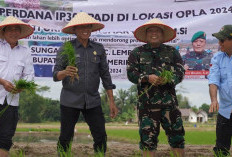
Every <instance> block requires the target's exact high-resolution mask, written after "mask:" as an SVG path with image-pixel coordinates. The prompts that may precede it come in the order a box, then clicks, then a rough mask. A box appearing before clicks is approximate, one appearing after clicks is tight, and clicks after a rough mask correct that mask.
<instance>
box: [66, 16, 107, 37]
mask: <svg viewBox="0 0 232 157" xmlns="http://www.w3.org/2000/svg"><path fill="white" fill-rule="evenodd" d="M80 25H92V32H94V31H97V30H100V29H102V28H104V27H105V26H104V25H103V24H102V23H100V22H99V21H98V20H96V19H94V18H93V17H91V16H89V15H88V14H87V13H85V12H79V13H78V14H76V15H75V16H74V17H73V18H72V20H71V21H70V22H69V23H68V24H67V25H66V26H65V27H64V28H63V29H62V32H63V33H67V34H75V31H74V29H73V27H75V26H80Z"/></svg>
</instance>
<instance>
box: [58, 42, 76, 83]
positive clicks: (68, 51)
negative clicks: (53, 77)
mask: <svg viewBox="0 0 232 157" xmlns="http://www.w3.org/2000/svg"><path fill="white" fill-rule="evenodd" d="M61 55H64V56H66V57H67V61H68V66H73V67H76V71H77V72H78V67H77V65H76V57H75V50H74V47H73V46H72V44H71V42H65V43H64V49H63V51H62V52H61ZM75 78H76V79H77V80H79V75H78V73H77V75H76V76H75V77H71V79H70V82H71V83H73V82H74V79H75Z"/></svg>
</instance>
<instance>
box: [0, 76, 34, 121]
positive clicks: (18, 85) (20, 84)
mask: <svg viewBox="0 0 232 157" xmlns="http://www.w3.org/2000/svg"><path fill="white" fill-rule="evenodd" d="M13 83H14V86H15V87H14V89H13V90H12V91H11V92H10V93H11V100H10V103H9V104H8V105H7V106H6V107H5V108H4V109H3V110H2V111H1V112H0V117H1V116H2V115H3V114H4V112H5V111H6V110H7V108H8V107H9V105H10V104H11V102H12V100H13V99H14V96H15V94H17V93H18V91H22V90H24V91H30V92H31V93H35V90H36V87H37V86H38V85H37V84H36V83H35V82H34V81H27V80H25V79H19V80H14V81H13Z"/></svg>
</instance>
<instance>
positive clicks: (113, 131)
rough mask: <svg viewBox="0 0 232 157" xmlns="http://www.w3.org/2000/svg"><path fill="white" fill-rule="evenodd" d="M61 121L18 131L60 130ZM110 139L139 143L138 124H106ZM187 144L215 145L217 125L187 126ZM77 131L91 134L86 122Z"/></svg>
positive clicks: (162, 140)
mask: <svg viewBox="0 0 232 157" xmlns="http://www.w3.org/2000/svg"><path fill="white" fill-rule="evenodd" d="M59 128H60V123H58V122H57V123H36V124H28V123H19V124H18V127H17V132H59V131H60V129H59ZM106 129H107V135H108V139H111V140H119V141H125V142H128V143H138V142H139V134H138V126H137V124H129V125H124V124H118V123H109V124H106ZM185 130H186V135H185V140H186V144H191V145H214V144H215V139H216V132H215V126H213V125H202V124H201V125H199V126H198V127H194V126H193V125H189V124H188V125H187V126H185ZM76 132H77V133H78V132H79V133H85V134H90V131H89V129H88V126H87V125H86V124H85V123H78V124H77V125H76ZM159 143H160V144H168V142H167V137H166V135H165V133H164V131H163V130H162V129H161V132H160V135H159Z"/></svg>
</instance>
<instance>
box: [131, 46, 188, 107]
mask: <svg viewBox="0 0 232 157" xmlns="http://www.w3.org/2000/svg"><path fill="white" fill-rule="evenodd" d="M163 69H165V70H169V71H172V72H173V79H172V82H171V83H167V84H165V85H159V86H151V84H150V83H149V82H148V75H150V74H155V75H157V76H159V75H160V73H161V71H162V70H163ZM184 72H185V70H184V67H183V61H182V58H181V56H180V54H179V52H178V51H177V50H176V49H175V48H173V47H171V46H168V45H164V44H161V46H160V47H158V48H151V46H150V44H145V45H143V46H140V47H137V48H135V49H134V50H133V51H132V52H131V54H130V56H129V58H128V66H127V77H128V79H129V80H130V81H131V82H132V83H135V84H137V88H138V99H139V101H138V109H146V108H150V109H153V108H165V107H170V106H173V105H178V102H177V97H176V91H175V86H176V84H178V83H180V82H181V81H182V80H183V78H184ZM142 79H143V80H145V82H141V80H142ZM149 87H150V88H149ZM148 89H149V90H148Z"/></svg>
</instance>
